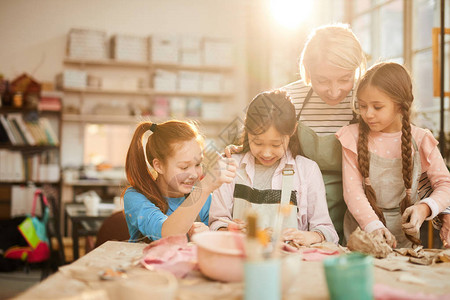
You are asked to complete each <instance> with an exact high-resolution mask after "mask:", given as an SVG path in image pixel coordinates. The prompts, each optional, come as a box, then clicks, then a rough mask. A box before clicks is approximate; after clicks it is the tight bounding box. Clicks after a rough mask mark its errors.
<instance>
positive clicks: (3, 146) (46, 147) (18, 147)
mask: <svg viewBox="0 0 450 300" xmlns="http://www.w3.org/2000/svg"><path fill="white" fill-rule="evenodd" d="M58 148H59V145H36V146H31V145H11V144H0V149H9V150H15V151H24V152H35V151H45V150H52V149H58Z"/></svg>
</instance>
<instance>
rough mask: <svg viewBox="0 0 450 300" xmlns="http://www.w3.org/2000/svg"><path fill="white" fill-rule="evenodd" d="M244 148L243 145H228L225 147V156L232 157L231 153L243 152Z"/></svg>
mask: <svg viewBox="0 0 450 300" xmlns="http://www.w3.org/2000/svg"><path fill="white" fill-rule="evenodd" d="M242 149H244V147H243V146H236V145H228V146H226V147H225V149H224V150H223V151H224V152H225V157H228V158H230V157H231V154H234V153H241V152H242Z"/></svg>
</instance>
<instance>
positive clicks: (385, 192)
mask: <svg viewBox="0 0 450 300" xmlns="http://www.w3.org/2000/svg"><path fill="white" fill-rule="evenodd" d="M412 142H413V147H414V156H413V170H412V185H411V203H412V204H414V203H415V202H416V201H417V199H418V193H417V187H418V183H419V179H420V175H421V165H420V154H419V151H417V145H416V143H415V141H414V139H413V141H412ZM369 178H370V183H371V185H372V187H373V189H374V191H375V195H376V196H377V206H378V207H379V208H380V209H381V210H382V211H383V215H384V218H385V219H386V228H387V229H389V231H390V232H391V233H392V234H393V235H394V236H395V238H396V239H397V248H410V247H412V242H411V241H410V240H408V239H407V238H406V236H405V234H404V232H403V230H402V214H401V211H400V202H401V201H402V199H403V198H404V197H405V194H406V191H405V186H404V183H403V175H402V159H401V158H395V159H390V158H383V157H380V156H378V155H375V154H374V153H372V152H371V153H370V170H369ZM358 226H359V225H358V222H357V221H356V220H355V218H354V217H353V215H352V214H351V213H350V212H349V211H348V210H347V212H346V213H345V218H344V234H345V238H346V239H348V237H349V236H350V234H351V233H352V232H353V231H354V230H355V229H356V227H358ZM415 237H417V238H419V237H420V234H419V233H417V234H416V235H415Z"/></svg>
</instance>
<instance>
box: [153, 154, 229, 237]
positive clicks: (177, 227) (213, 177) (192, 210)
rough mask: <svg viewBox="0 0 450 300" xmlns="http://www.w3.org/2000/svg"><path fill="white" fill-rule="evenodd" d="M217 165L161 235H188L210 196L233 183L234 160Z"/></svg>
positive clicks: (172, 215)
mask: <svg viewBox="0 0 450 300" xmlns="http://www.w3.org/2000/svg"><path fill="white" fill-rule="evenodd" d="M216 164H217V165H216V166H215V167H213V168H211V169H210V170H209V172H207V174H206V176H205V177H204V178H203V179H202V180H201V181H200V185H198V187H200V188H199V189H198V191H196V192H193V193H191V194H190V195H189V197H187V198H186V199H185V200H184V202H183V203H182V204H181V205H180V206H179V207H178V208H177V209H176V210H175V211H174V212H173V213H172V214H171V215H170V216H169V217H168V218H167V220H166V221H165V222H164V224H163V226H162V229H161V235H162V236H163V237H164V236H169V235H175V234H186V233H187V232H188V231H189V229H190V228H191V226H192V224H193V223H194V221H195V218H196V217H197V215H198V213H199V212H200V210H201V209H202V207H203V205H204V204H205V202H206V200H207V198H208V196H209V195H210V194H211V193H212V192H213V191H214V190H215V189H217V188H219V187H220V186H221V185H222V184H223V183H231V182H233V180H234V177H235V176H236V161H235V160H234V159H221V160H218V161H217V163H216Z"/></svg>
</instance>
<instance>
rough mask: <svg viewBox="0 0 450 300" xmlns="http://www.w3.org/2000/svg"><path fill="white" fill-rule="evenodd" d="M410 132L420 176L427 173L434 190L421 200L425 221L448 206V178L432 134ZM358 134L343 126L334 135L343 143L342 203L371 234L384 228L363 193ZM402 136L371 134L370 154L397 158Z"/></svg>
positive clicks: (415, 129)
mask: <svg viewBox="0 0 450 300" xmlns="http://www.w3.org/2000/svg"><path fill="white" fill-rule="evenodd" d="M411 132H412V136H413V137H414V140H415V141H416V144H417V147H418V149H419V153H420V160H421V167H422V173H424V172H426V173H427V175H428V178H429V179H430V182H431V185H432V187H433V192H432V194H431V195H430V197H428V198H425V199H423V200H421V201H420V203H426V204H427V205H428V206H429V207H430V209H431V216H429V217H428V218H427V220H431V219H433V218H434V217H435V216H436V215H437V214H439V213H440V212H441V211H443V210H444V209H445V208H446V207H447V206H449V205H450V175H449V171H448V169H447V166H446V165H445V162H444V160H443V158H442V155H441V153H440V152H439V149H438V148H437V144H438V142H437V141H436V139H435V138H434V137H433V135H432V134H431V132H430V131H429V130H425V129H422V128H419V127H416V126H413V125H411ZM358 133H359V129H358V124H352V125H348V126H345V127H343V128H341V129H340V130H339V131H338V132H337V133H336V137H337V138H338V139H339V141H340V142H341V144H342V172H343V188H344V200H345V202H346V203H347V207H348V209H349V211H350V212H351V213H352V215H353V216H354V217H355V219H356V221H357V222H358V224H359V225H360V227H361V228H362V229H364V230H365V231H367V232H372V231H373V230H376V229H378V228H382V227H384V225H383V223H381V221H380V220H379V219H378V217H377V215H376V214H375V212H374V211H373V209H372V207H371V206H370V204H369V202H368V200H367V197H366V195H365V194H364V191H363V185H362V176H361V173H360V172H359V168H358V159H357V143H358ZM401 135H402V134H401V132H395V133H382V132H371V133H370V134H369V152H372V153H375V154H377V155H378V156H381V157H384V158H391V159H394V158H400V157H401Z"/></svg>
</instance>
